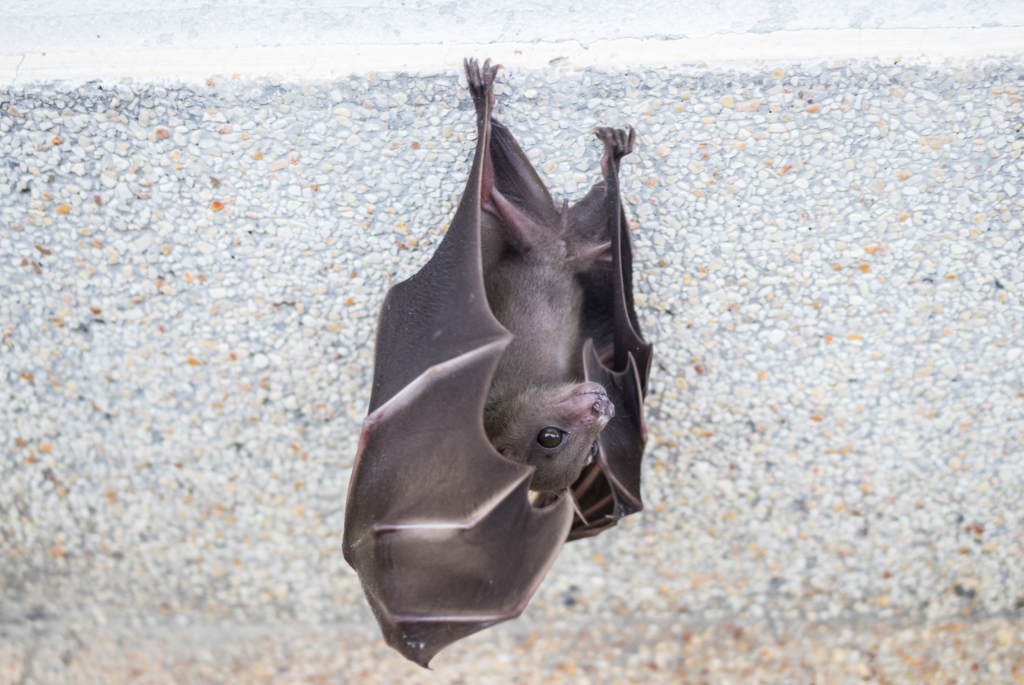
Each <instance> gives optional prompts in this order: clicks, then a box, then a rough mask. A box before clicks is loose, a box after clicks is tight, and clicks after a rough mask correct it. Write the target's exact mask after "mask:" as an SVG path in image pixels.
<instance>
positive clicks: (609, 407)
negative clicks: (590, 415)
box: [590, 393, 615, 419]
mask: <svg viewBox="0 0 1024 685" xmlns="http://www.w3.org/2000/svg"><path fill="white" fill-rule="evenodd" d="M590 408H591V409H592V410H593V411H594V413H595V414H597V415H598V416H599V417H602V418H606V419H611V418H613V417H614V416H615V405H614V404H612V401H611V400H610V399H608V395H605V394H604V393H600V394H599V395H598V396H597V397H596V398H595V400H594V403H593V404H592V405H590Z"/></svg>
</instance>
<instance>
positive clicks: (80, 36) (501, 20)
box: [0, 0, 1024, 55]
mask: <svg viewBox="0 0 1024 685" xmlns="http://www.w3.org/2000/svg"><path fill="white" fill-rule="evenodd" d="M127 7H128V6H126V5H125V4H124V3H122V2H116V1H115V0H84V1H81V2H72V1H70V0H57V1H56V2H48V3H42V4H40V3H34V2H29V1H28V0H13V2H8V3H7V4H6V6H5V9H4V16H3V18H2V19H0V26H2V28H3V31H4V37H5V40H4V43H3V45H2V46H0V55H23V54H27V53H42V52H82V51H99V52H106V51H109V50H154V49H168V48H175V49H183V48H192V49H204V48H229V47H232V48H233V47H274V46H289V45H298V46H302V45H320V44H322V45H332V44H343V45H365V44H423V43H450V44H451V43H494V42H527V43H532V42H536V41H548V42H557V41H570V40H571V41H579V42H582V43H590V42H593V41H596V40H602V39H613V38H658V39H664V38H701V37H705V36H710V35H714V34H719V33H741V34H745V33H749V34H763V33H767V32H771V31H794V30H799V29H868V28H870V29H901V28H917V29H935V28H965V27H983V26H987V27H993V26H1021V25H1024V3H1022V2H1020V0H998V1H996V2H988V1H983V0H969V1H968V2H959V3H945V2H931V1H926V0H911V1H905V2H897V3H888V4H882V3H877V2H868V1H867V0H853V1H851V2H841V3H840V2H833V3H811V2H804V1H802V0H781V1H779V2H756V1H755V0H723V1H721V2H716V3H714V4H713V5H708V4H707V3H702V2H695V1H694V0H686V1H684V2H674V1H673V0H642V1H640V2H634V3H630V5H629V9H628V10H624V9H623V5H622V3H616V2H610V1H608V0H600V1H598V2H580V1H579V0H570V1H569V2H565V3H548V2H536V1H533V2H510V1H509V0H502V1H501V2H492V3H488V4H487V5H486V6H485V7H482V6H480V5H479V4H477V3H472V2H468V1H467V0H461V1H455V0H453V1H450V2H449V1H445V0H417V1H416V2H412V1H410V0H386V1H384V2H380V1H379V0H374V1H368V0H355V1H352V2H346V3H343V4H341V3H332V2H306V1H305V0H283V1H281V2H274V3H273V4H272V5H268V4H267V3H265V2H256V1H255V0H235V1H231V2H223V1H217V0H215V1H214V2H206V1H203V2H200V1H199V0H169V1H167V2H161V3H159V5H157V6H154V7H150V6H145V7H141V6H140V7H133V8H132V9H131V10H127Z"/></svg>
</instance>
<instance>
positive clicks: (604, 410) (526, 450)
mask: <svg viewBox="0 0 1024 685" xmlns="http://www.w3.org/2000/svg"><path fill="white" fill-rule="evenodd" d="M613 416H615V405H613V404H612V403H611V400H609V399H608V395H607V393H605V390H604V388H603V387H601V386H600V385H598V384H597V383H565V384H559V385H554V386H549V387H538V386H530V387H528V388H527V389H526V390H525V391H524V390H522V389H519V390H518V391H517V392H509V393H496V394H495V395H494V396H493V398H492V399H489V400H488V403H487V408H486V409H485V411H484V427H485V429H486V431H487V437H488V439H489V440H490V441H491V444H493V445H494V448H495V449H496V450H498V452H500V453H501V454H502V455H503V456H504V457H506V458H507V459H510V460H512V461H514V462H517V463H520V464H526V465H529V466H533V467H534V468H535V471H534V474H533V479H532V480H531V481H530V489H531V490H537V491H540V492H560V491H562V490H564V489H565V488H567V487H569V486H570V485H572V483H573V482H574V481H575V480H576V479H577V478H578V477H579V475H580V472H581V471H582V470H583V467H584V466H586V464H587V463H588V462H589V461H590V460H591V459H593V457H594V455H595V453H596V451H597V449H596V447H597V436H598V434H599V433H600V432H601V430H602V429H603V428H604V427H605V426H606V425H607V424H608V421H610V420H611V418H612V417H613Z"/></svg>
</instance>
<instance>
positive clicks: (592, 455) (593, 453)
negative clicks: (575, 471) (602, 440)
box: [590, 440, 597, 459]
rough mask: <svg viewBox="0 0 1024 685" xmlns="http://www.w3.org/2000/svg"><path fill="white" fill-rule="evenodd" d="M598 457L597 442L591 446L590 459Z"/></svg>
mask: <svg viewBox="0 0 1024 685" xmlns="http://www.w3.org/2000/svg"><path fill="white" fill-rule="evenodd" d="M596 457H597V440H595V441H594V444H593V445H591V446H590V458H591V459H595V458H596Z"/></svg>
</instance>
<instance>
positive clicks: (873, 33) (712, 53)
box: [0, 26, 1024, 85]
mask: <svg viewBox="0 0 1024 685" xmlns="http://www.w3.org/2000/svg"><path fill="white" fill-rule="evenodd" d="M1022 54H1024V27H1019V26H1010V27H984V28H962V29H808V30H800V31H779V32H774V33H764V34H750V33H745V34H736V33H726V34H718V35H714V36H709V37H707V38H693V39H691V38H682V39H672V40H658V39H634V38H626V39H618V40H604V41H595V42H593V43H590V44H588V45H586V46H584V45H581V44H580V43H578V42H575V41H567V42H558V43H484V44H474V43H461V44H418V45H412V44H410V45H301V46H284V47H256V48H213V49H186V50H145V51H134V50H133V51H114V50H111V51H106V52H100V51H93V52H67V53H55V52H50V53H42V54H26V55H14V56H6V57H5V56H0V85H16V84H19V83H21V84H27V83H32V82H43V81H93V80H100V81H104V82H114V81H119V80H121V79H124V78H130V79H132V80H135V81H143V82H145V81H170V82H186V83H187V82H195V81H204V80H205V79H208V78H211V77H213V76H221V77H223V76H246V77H250V78H256V77H261V76H270V77H272V78H280V79H282V80H296V79H297V80H330V79H334V78H340V77H344V76H349V75H353V74H366V73H368V72H371V71H374V72H411V73H421V74H429V73H436V72H441V71H449V72H456V71H461V65H462V59H463V58H464V57H466V56H477V57H479V58H481V59H482V58H484V57H490V58H491V59H493V60H495V61H497V62H501V63H502V64H505V65H507V66H510V67H525V68H543V67H546V66H549V65H550V64H551V63H552V62H553V61H554V60H560V63H561V64H566V65H569V66H573V67H590V66H615V65H637V66H641V65H642V66H657V65H662V64H687V63H692V64H699V63H701V62H703V63H706V64H707V65H708V66H718V65H726V64H727V65H731V66H738V67H743V66H749V67H757V66H760V65H761V63H763V62H771V61H778V62H792V61H801V62H806V61H816V60H828V59H843V58H875V57H877V58H891V59H896V58H898V57H925V58H929V59H933V60H943V59H950V58H952V59H978V58H984V57H1007V56H1018V58H1019V56H1020V55H1022Z"/></svg>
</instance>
